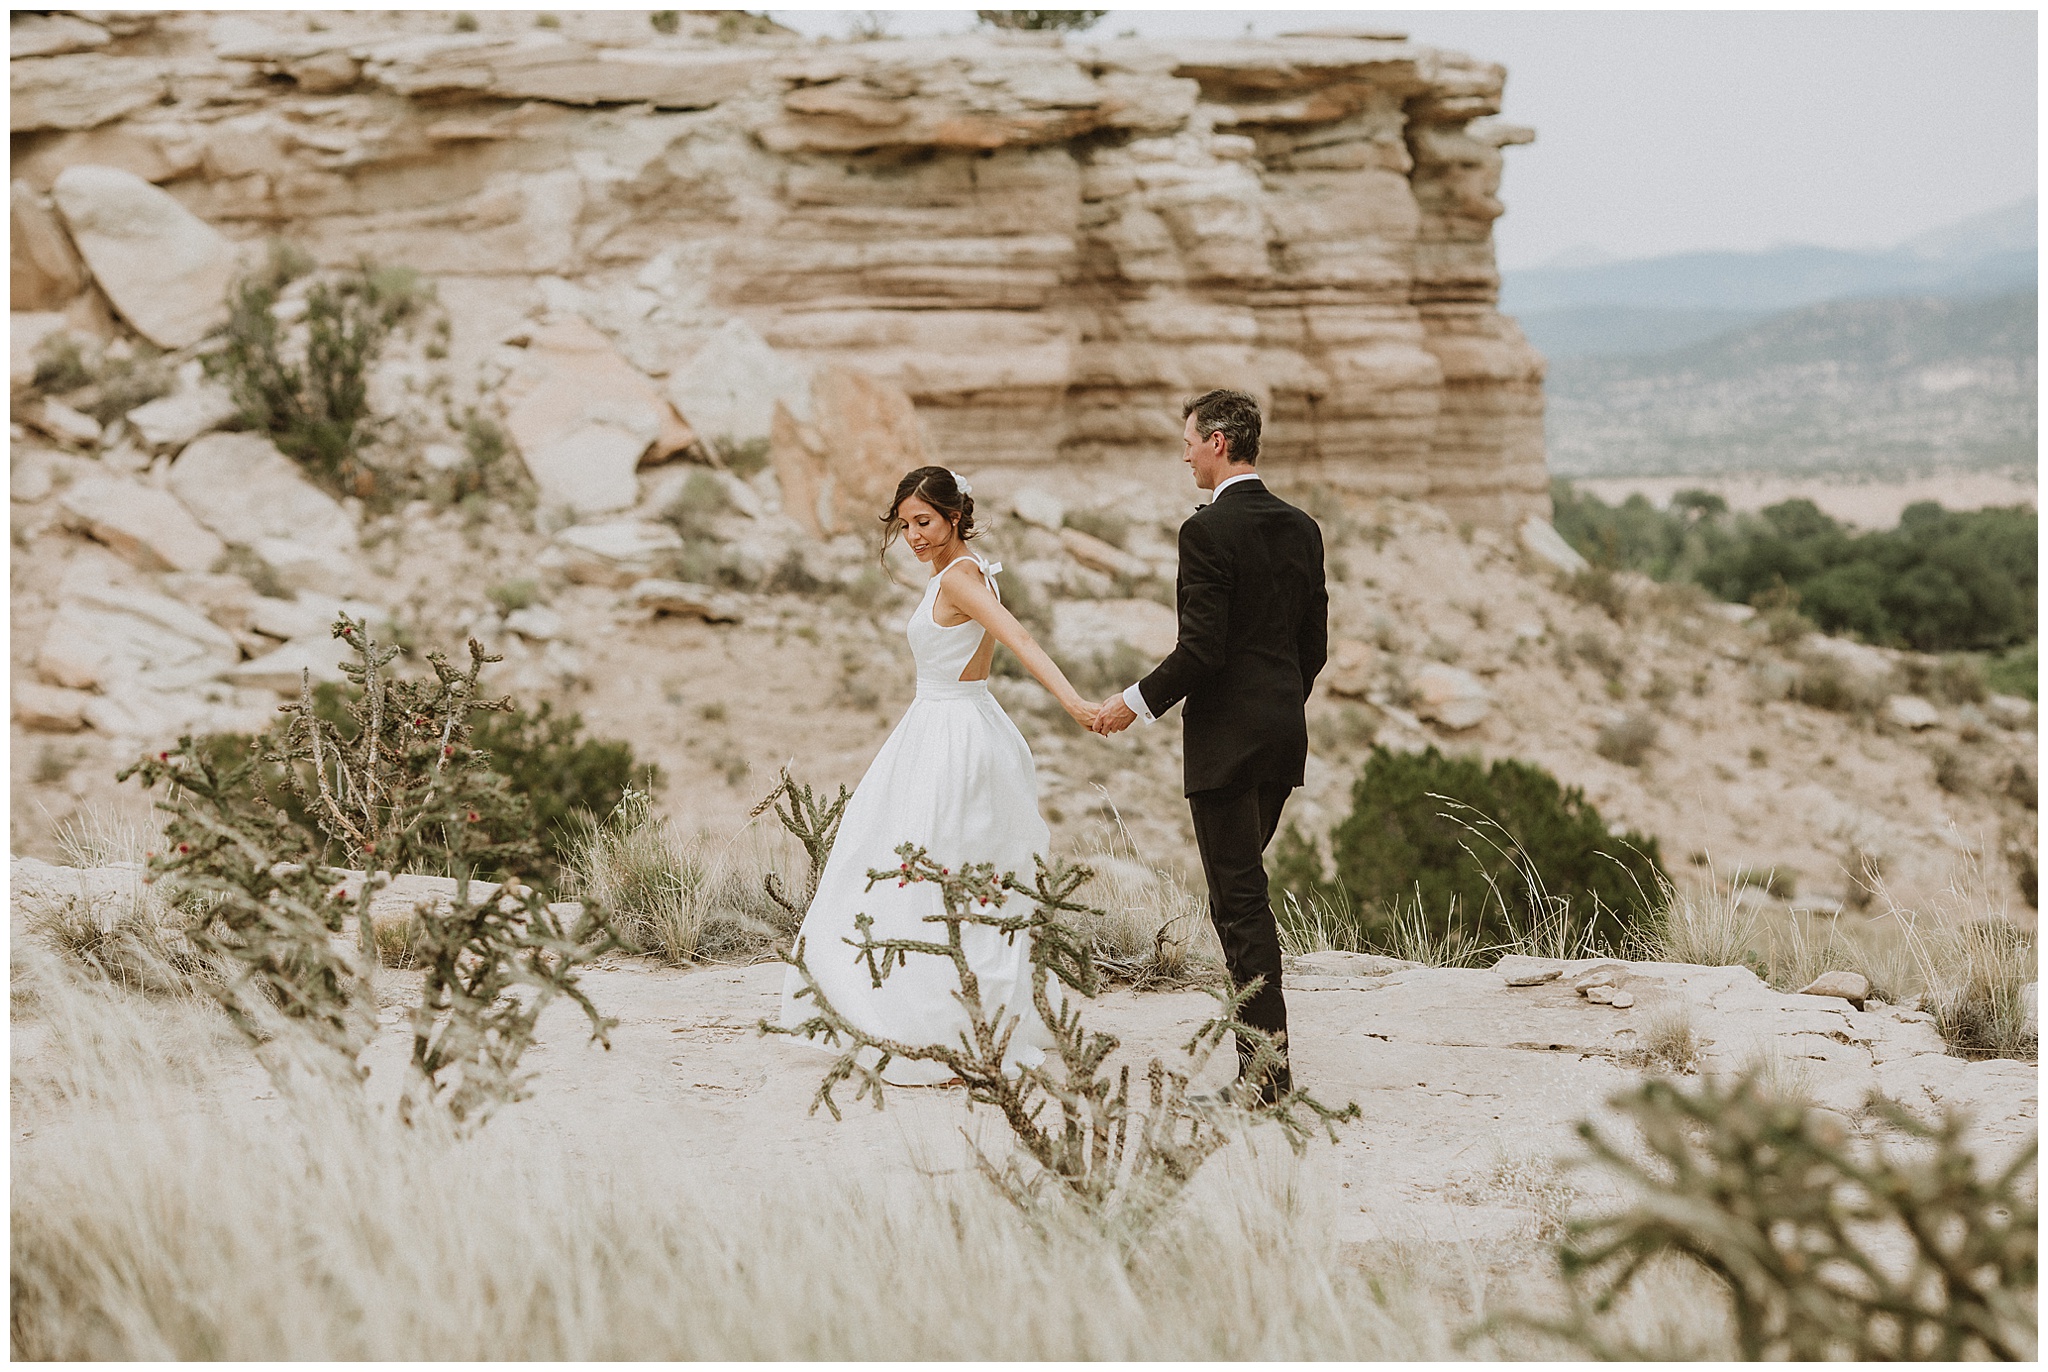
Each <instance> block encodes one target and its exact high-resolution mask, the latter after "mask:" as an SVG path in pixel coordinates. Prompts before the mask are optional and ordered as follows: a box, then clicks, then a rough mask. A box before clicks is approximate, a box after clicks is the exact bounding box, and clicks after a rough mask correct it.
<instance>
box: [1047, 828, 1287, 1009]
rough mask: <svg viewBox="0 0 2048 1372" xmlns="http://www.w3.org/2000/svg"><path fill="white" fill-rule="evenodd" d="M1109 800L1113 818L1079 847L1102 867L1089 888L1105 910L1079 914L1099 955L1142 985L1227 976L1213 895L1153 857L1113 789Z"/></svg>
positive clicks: (1106, 965) (1200, 982)
mask: <svg viewBox="0 0 2048 1372" xmlns="http://www.w3.org/2000/svg"><path fill="white" fill-rule="evenodd" d="M1104 803H1105V805H1106V806H1107V807H1108V811H1109V818H1108V819H1107V820H1105V821H1103V822H1101V823H1100V824H1098V825H1096V826H1095V827H1094V828H1093V829H1092V830H1091V831H1090V832H1089V833H1088V834H1086V835H1084V836H1083V838H1082V840H1081V842H1080V844H1079V845H1078V849H1077V851H1076V853H1075V858H1076V860H1077V861H1079V862H1082V863H1084V864H1086V865H1087V866H1088V867H1090V868H1091V869H1093V871H1094V872H1095V880H1094V881H1093V882H1091V883H1090V884H1089V888H1088V892H1089V899H1090V900H1091V901H1093V902H1094V906H1095V909H1097V910H1099V911H1100V912H1101V917H1100V918H1096V917H1094V916H1092V915H1087V914H1082V915H1076V916H1075V917H1074V918H1075V923H1076V928H1077V929H1078V931H1079V932H1080V933H1082V934H1083V935H1085V936H1086V937H1087V939H1088V942H1089V947H1090V951H1091V952H1092V953H1093V955H1094V957H1095V961H1096V963H1097V964H1098V965H1099V966H1100V967H1101V968H1102V970H1103V971H1104V972H1106V973H1108V974H1109V975H1110V976H1111V977H1112V978H1114V979H1116V980H1119V981H1125V982H1128V983H1129V984H1130V985H1131V986H1132V987H1133V988H1135V989H1137V990H1141V991H1144V990H1162V989H1169V988H1182V987H1190V986H1211V985H1221V984H1223V982H1224V980H1225V974H1224V971H1223V947H1222V945H1221V944H1219V943H1218V942H1217V941H1216V928H1215V925H1214V924H1212V923H1211V922H1210V919H1209V900H1208V896H1207V895H1206V894H1205V893H1202V892H1198V891H1195V890H1192V889H1190V888H1189V886H1188V884H1187V882H1186V881H1185V880H1183V879H1182V877H1181V876H1180V874H1179V873H1177V872H1174V871H1172V870H1170V869H1168V868H1165V867H1161V866H1159V865H1157V864H1155V863H1153V862H1151V861H1150V860H1148V859H1147V858H1146V856H1145V854H1144V853H1143V852H1142V851H1141V850H1140V849H1139V847H1138V844H1137V840H1136V839H1134V838H1132V837H1131V831H1130V829H1129V828H1127V827H1126V826H1125V824H1124V820H1123V815H1122V813H1121V812H1120V811H1118V810H1117V808H1116V805H1115V803H1114V802H1111V801H1109V800H1108V798H1107V796H1106V795H1105V797H1104ZM1283 937H1284V936H1283Z"/></svg>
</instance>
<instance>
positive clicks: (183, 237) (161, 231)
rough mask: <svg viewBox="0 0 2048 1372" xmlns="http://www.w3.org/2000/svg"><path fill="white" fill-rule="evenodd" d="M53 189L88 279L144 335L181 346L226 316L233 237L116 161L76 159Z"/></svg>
mask: <svg viewBox="0 0 2048 1372" xmlns="http://www.w3.org/2000/svg"><path fill="white" fill-rule="evenodd" d="M16 70H17V72H18V71H19V64H16ZM52 193H53V194H54V195H55V197H56V201H57V209H58V211H59V212H60V213H61V214H62V215H63V216H64V223H65V225H66V226H67V227H68V228H69V229H70V230H71V237H72V241H73V242H75V243H77V245H78V251H79V253H80V254H81V255H82V256H83V257H84V258H85V262H86V265H87V266H88V267H90V268H91V269H92V274H93V279H94V280H96V281H98V282H99V284H100V289H101V290H103V291H105V292H106V294H107V299H108V300H110V301H112V302H113V305H114V308H115V309H116V310H118V311H120V313H121V317H122V318H124V319H126V320H127V321H128V322H129V323H130V324H132V325H134V326H135V330H136V332H138V333H140V334H141V335H142V336H143V337H144V338H147V339H148V340H149V341H150V342H152V343H154V344H156V345H157V346H158V347H160V348H183V347H187V346H189V345H191V344H193V343H197V342H198V341H199V340H200V339H202V338H204V337H205V336H206V335H207V334H208V333H209V332H211V331H212V330H213V329H214V328H215V327H216V326H218V325H220V324H221V323H223V322H225V321H226V319H227V314H228V306H227V292H228V284H229V283H230V282H231V281H232V280H233V279H234V275H235V270H236V255H235V248H234V245H233V244H232V243H230V242H228V240H227V239H226V238H223V237H222V236H221V235H220V233H219V232H217V231H216V230H215V229H214V228H213V227H212V226H211V225H209V224H207V223H206V222H205V221H204V220H202V219H200V218H199V217H198V216H197V215H195V214H193V213H192V212H191V211H190V210H188V209H186V208H185V207H184V206H183V205H181V204H179V203H178V202H177V201H176V200H175V199H173V198H172V197H171V195H170V194H169V193H168V192H166V191H162V190H158V189H157V188H156V187H155V186H152V185H150V184H149V182H147V181H145V180H143V179H142V178H141V177H139V176H137V175H135V173H133V172H128V171H122V170H121V169H119V168H117V167H95V166H73V167H66V168H65V169H64V171H63V172H62V173H61V174H60V175H59V176H58V177H57V181H56V184H55V186H54V187H53V188H52Z"/></svg>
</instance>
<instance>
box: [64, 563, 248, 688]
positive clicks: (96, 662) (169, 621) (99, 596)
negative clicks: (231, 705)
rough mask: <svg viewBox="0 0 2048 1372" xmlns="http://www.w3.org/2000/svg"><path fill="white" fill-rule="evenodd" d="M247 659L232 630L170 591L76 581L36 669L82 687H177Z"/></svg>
mask: <svg viewBox="0 0 2048 1372" xmlns="http://www.w3.org/2000/svg"><path fill="white" fill-rule="evenodd" d="M241 656H242V653H241V649H240V647H239V646H238V645H237V644H236V643H235V640H234V638H233V637H232V636H231V635H229V634H228V632H227V631H226V630H224V629H222V628H221V627H220V626H219V625H217V624H215V623H214V622H213V621H212V620H209V619H207V618H206V617H205V616H204V615H202V614H200V613H199V612H198V611H196V610H194V609H192V608H191V607H190V606H188V605H185V604H184V603H182V602H180V601H177V600H173V599H171V598H170V597H169V596H165V595H158V594H156V593H155V592H152V591H145V590H142V589H140V588H136V587H112V586H91V585H74V586H72V587H70V588H69V589H68V591H67V593H66V595H65V597H64V599H63V600H61V601H60V602H59V603H58V606H57V609H56V612H55V613H54V614H53V615H52V616H51V618H50V623H49V626H48V628H47V629H46V630H45V631H44V634H43V639H42V643H41V646H40V647H39V648H38V650H37V654H36V668H37V670H38V671H39V672H40V673H41V674H42V675H43V677H44V679H45V680H48V681H50V682H52V683H54V684H56V685H59V686H69V687H72V688H74V689H86V688H90V687H95V686H96V687H99V688H100V689H102V690H106V691H119V690H125V689H128V688H130V687H135V688H139V689H144V690H152V691H165V692H170V691H179V690H183V689H185V688H187V687H191V686H195V685H198V684H200V683H202V682H205V681H209V680H211V679H213V678H214V677H216V676H218V675H219V674H220V673H221V672H222V671H224V670H225V669H227V668H228V667H231V666H233V665H234V664H235V663H237V662H239V661H240V660H241Z"/></svg>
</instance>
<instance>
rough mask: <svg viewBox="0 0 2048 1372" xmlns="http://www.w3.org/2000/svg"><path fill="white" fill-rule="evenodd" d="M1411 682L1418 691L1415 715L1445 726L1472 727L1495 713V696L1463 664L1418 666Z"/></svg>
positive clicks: (1455, 727) (1415, 700) (1456, 728)
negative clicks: (1460, 665) (1419, 667)
mask: <svg viewBox="0 0 2048 1372" xmlns="http://www.w3.org/2000/svg"><path fill="white" fill-rule="evenodd" d="M1409 684H1410V685H1411V686H1412V687H1413V689H1414V692H1415V698H1414V702H1413V708H1414V711H1415V713H1416V715H1417V716H1418V717H1420V718H1422V719H1427V720H1434V721H1435V722H1436V723H1437V724H1440V725H1442V726H1443V727H1444V728H1446V729H1452V730H1459V729H1470V728H1472V727H1473V726H1475V725H1477V724H1479V723H1480V722H1481V721H1482V720H1484V719H1485V718H1486V717H1487V715H1489V714H1491V713H1492V712H1493V697H1492V696H1491V695H1489V694H1488V693H1487V690H1486V687H1485V686H1484V685H1482V684H1481V683H1480V680H1479V678H1478V677H1476V676H1474V675H1472V673H1470V672H1468V671H1466V670H1464V669H1463V668H1462V667H1452V666H1450V665H1448V664H1447V663H1442V662H1432V663H1429V664H1428V665H1427V666H1424V667H1422V668H1421V669H1419V670H1418V671H1417V672H1416V673H1415V676H1414V678H1413V679H1412V680H1411V681H1410V683H1409Z"/></svg>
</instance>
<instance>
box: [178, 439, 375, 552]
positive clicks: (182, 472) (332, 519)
mask: <svg viewBox="0 0 2048 1372" xmlns="http://www.w3.org/2000/svg"><path fill="white" fill-rule="evenodd" d="M170 488H171V492H172V494H174V495H176V496H177V497H178V499H179V500H181V501H183V502H184V504H185V507H186V508H187V509H189V510H190V511H192V513H193V514H194V516H196V517H197V518H198V520H199V521H200V522H201V523H202V524H204V525H206V526H207V527H208V528H209V529H211V530H213V532H214V533H216V534H218V535H219V536H220V538H221V539H222V540H223V541H225V542H227V543H239V544H244V545H246V546H248V547H250V548H253V549H254V550H255V551H256V553H257V554H258V555H259V556H260V557H262V558H263V560H264V561H265V562H267V563H269V564H270V565H271V566H272V567H274V568H276V569H277V571H278V573H279V575H281V576H282V577H283V578H284V579H285V580H286V581H288V582H290V583H291V584H293V585H294V586H301V587H306V588H309V589H325V590H329V591H331V590H333V589H334V586H335V583H336V582H337V581H338V580H340V581H346V580H348V579H351V578H352V577H353V576H354V574H355V570H354V563H355V550H356V545H357V539H356V527H355V521H354V520H352V519H351V518H349V515H348V512H347V511H346V510H344V509H343V508H342V507H341V504H340V502H339V501H337V500H335V499H334V497H332V496H330V495H328V494H327V493H326V492H325V491H323V490H321V489H320V488H319V487H317V486H315V485H314V484H313V483H312V482H310V481H308V480H306V478H305V477H303V476H301V475H300V474H299V468H298V464H296V463H295V462H293V461H292V460H291V459H290V458H288V457H286V456H285V455H284V454H283V453H281V452H279V451H278V450H277V447H276V445H274V444H273V443H271V442H270V440H269V439H267V438H264V437H262V436H261V435H258V434H251V433H213V434H207V435H205V436H203V437H201V438H198V439H196V440H194V441H193V442H192V443H190V444H188V445H187V446H186V448H185V450H184V451H183V452H182V453H180V454H179V455H178V460H177V461H176V462H173V463H172V464H171V471H170Z"/></svg>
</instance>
